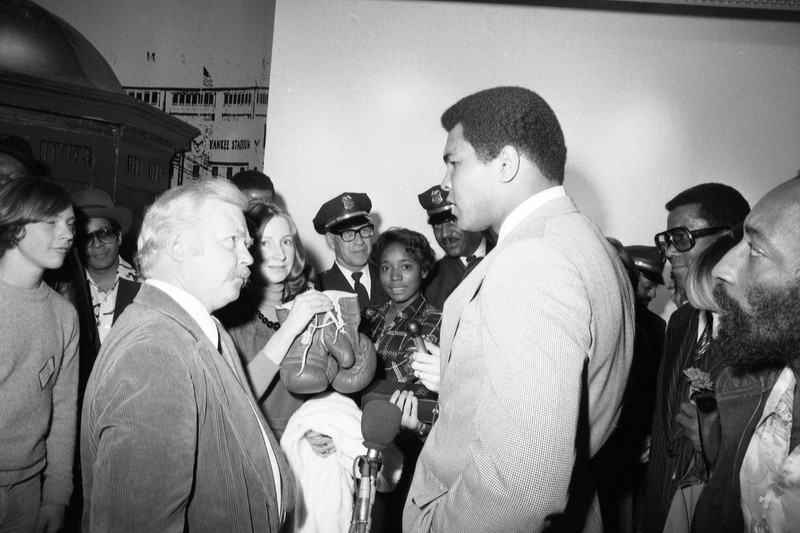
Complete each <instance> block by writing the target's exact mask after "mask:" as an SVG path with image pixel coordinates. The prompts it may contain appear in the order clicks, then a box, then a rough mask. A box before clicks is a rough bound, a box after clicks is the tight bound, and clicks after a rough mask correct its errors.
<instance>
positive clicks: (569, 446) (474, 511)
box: [403, 198, 635, 533]
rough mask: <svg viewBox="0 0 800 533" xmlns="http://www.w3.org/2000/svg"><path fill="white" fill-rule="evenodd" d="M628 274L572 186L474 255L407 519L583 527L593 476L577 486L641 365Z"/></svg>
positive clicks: (448, 307)
mask: <svg viewBox="0 0 800 533" xmlns="http://www.w3.org/2000/svg"><path fill="white" fill-rule="evenodd" d="M628 283H629V282H628V281H627V277H626V274H625V272H624V270H623V267H622V265H621V263H620V261H619V259H618V257H617V255H616V253H615V252H614V251H613V249H612V248H611V247H610V246H609V245H608V243H607V241H606V240H605V238H604V237H603V235H602V234H601V233H600V231H599V230H598V229H597V228H596V227H595V226H594V225H593V224H592V223H591V222H590V221H589V220H588V219H587V218H586V217H584V216H583V215H581V214H580V213H579V212H578V210H577V208H576V207H575V205H574V203H573V202H572V200H571V199H569V198H559V199H556V200H552V201H550V202H548V203H546V204H545V205H544V206H542V207H540V208H539V209H538V210H536V211H535V212H534V213H532V214H531V215H529V216H528V217H527V218H526V219H525V220H524V221H523V222H522V223H520V224H519V225H518V226H517V227H516V228H514V229H513V230H512V231H511V233H509V234H508V235H507V236H505V238H504V239H503V240H502V241H501V242H500V243H498V245H497V247H496V248H495V249H494V250H493V251H492V252H491V253H490V254H489V255H487V256H486V258H485V259H484V260H483V261H482V262H481V263H480V264H479V265H478V266H476V267H475V269H474V270H473V271H472V272H471V273H470V275H469V276H468V277H467V278H466V279H465V280H464V281H463V282H462V283H461V284H460V285H459V286H458V288H457V289H456V290H455V291H454V292H453V294H452V295H451V296H450V298H449V299H448V300H447V302H446V304H445V307H444V317H443V324H442V342H441V372H442V378H441V388H440V394H439V403H440V410H441V414H440V418H439V420H438V421H437V422H436V423H435V424H434V427H433V431H432V432H431V434H430V436H429V437H428V440H427V442H426V444H425V447H424V449H423V451H422V454H421V455H420V458H419V461H418V463H417V468H416V472H415V475H414V480H413V483H412V486H411V490H410V493H409V497H408V500H407V501H406V508H405V516H404V522H403V529H404V531H406V532H412V531H415V532H416V531H436V532H450V531H452V532H457V533H466V532H470V533H476V532H498V531H502V532H504V533H508V532H513V531H524V532H526V533H527V532H535V531H542V530H546V529H548V528H553V529H555V528H557V527H558V528H560V529H561V530H568V531H578V532H579V531H581V529H582V528H583V527H584V526H583V520H584V519H585V517H586V516H587V510H588V509H589V505H590V503H591V500H592V496H593V488H592V487H590V488H589V497H588V503H587V504H586V505H583V506H576V507H573V504H572V503H571V502H569V500H570V499H572V498H573V497H575V498H576V499H577V495H578V492H579V491H578V490H577V489H578V488H585V487H582V485H585V484H586V483H585V482H586V479H585V478H584V477H583V476H584V473H585V470H583V469H584V468H585V467H586V463H587V462H588V458H589V457H591V456H592V455H594V453H596V452H597V450H598V449H599V448H600V446H601V445H602V444H603V442H605V440H606V439H607V438H608V436H609V435H610V434H611V431H612V430H613V428H614V424H615V422H616V420H617V418H618V416H619V412H620V403H621V400H622V395H623V390H624V388H625V384H626V379H627V376H628V371H629V369H630V363H631V357H632V353H633V333H634V327H635V326H634V319H633V296H632V292H631V289H630V287H629V286H628ZM585 492H586V491H584V493H585ZM568 503H569V504H570V505H569V507H568ZM570 514H572V515H574V516H573V517H572V518H576V519H577V521H576V522H574V523H572V524H573V525H566V523H567V522H566V519H568V518H570V516H569V515H570ZM575 524H577V525H575ZM575 527H576V528H577V529H573V528H575Z"/></svg>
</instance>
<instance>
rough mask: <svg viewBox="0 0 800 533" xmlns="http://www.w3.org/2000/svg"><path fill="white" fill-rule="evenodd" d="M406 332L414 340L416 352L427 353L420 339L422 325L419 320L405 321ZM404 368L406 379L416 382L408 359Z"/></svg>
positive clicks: (423, 342) (416, 378)
mask: <svg viewBox="0 0 800 533" xmlns="http://www.w3.org/2000/svg"><path fill="white" fill-rule="evenodd" d="M406 333H407V334H408V336H409V337H411V340H412V341H414V346H416V347H417V351H418V352H422V353H428V349H427V348H426V347H425V341H423V340H422V326H420V324H419V322H417V321H416V320H413V319H412V320H409V321H408V322H406ZM406 370H407V374H408V377H407V378H406V379H407V380H408V382H409V383H416V382H417V381H418V380H419V378H418V377H417V376H415V375H414V371H413V370H412V368H411V360H410V359H409V360H408V361H406Z"/></svg>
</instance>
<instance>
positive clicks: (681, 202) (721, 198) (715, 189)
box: [664, 183, 750, 227]
mask: <svg viewBox="0 0 800 533" xmlns="http://www.w3.org/2000/svg"><path fill="white" fill-rule="evenodd" d="M685 205H696V206H697V215H698V216H699V217H700V218H702V219H703V220H705V221H706V222H707V223H708V224H709V226H731V227H733V226H736V225H737V224H741V223H743V222H744V219H745V218H746V217H747V214H748V213H749V212H750V204H748V203H747V200H745V199H744V196H742V194H741V193H740V192H739V191H737V190H736V189H734V188H733V187H731V186H729V185H723V184H722V183H701V184H700V185H695V186H694V187H691V188H689V189H686V190H685V191H683V192H681V193H679V194H678V195H677V196H676V197H675V198H673V199H672V200H670V201H669V202H667V204H666V205H665V206H664V207H666V209H667V211H673V210H674V209H677V208H679V207H683V206H685Z"/></svg>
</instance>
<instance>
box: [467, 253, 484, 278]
mask: <svg viewBox="0 0 800 533" xmlns="http://www.w3.org/2000/svg"><path fill="white" fill-rule="evenodd" d="M481 259H483V257H478V256H476V255H471V256H469V257H467V270H466V272H464V277H467V274H469V273H470V272H472V269H473V268H475V267H476V266H477V265H478V263H480V262H481Z"/></svg>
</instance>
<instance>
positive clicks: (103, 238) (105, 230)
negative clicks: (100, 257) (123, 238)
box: [81, 226, 117, 248]
mask: <svg viewBox="0 0 800 533" xmlns="http://www.w3.org/2000/svg"><path fill="white" fill-rule="evenodd" d="M95 239H97V240H98V241H100V242H101V243H103V244H112V243H114V242H117V231H116V230H115V229H114V228H112V227H111V226H105V227H102V228H100V229H97V230H94V231H88V232H86V233H84V234H83V235H81V244H83V246H85V247H86V248H91V247H92V246H94V241H95Z"/></svg>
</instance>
